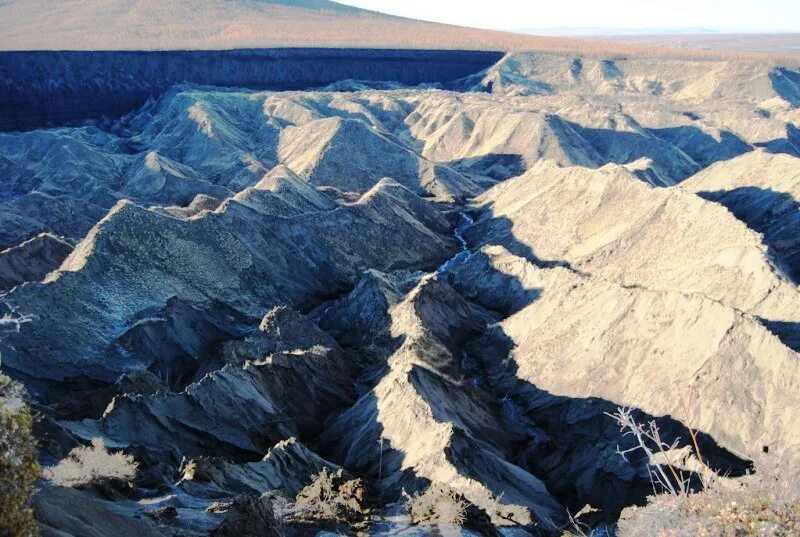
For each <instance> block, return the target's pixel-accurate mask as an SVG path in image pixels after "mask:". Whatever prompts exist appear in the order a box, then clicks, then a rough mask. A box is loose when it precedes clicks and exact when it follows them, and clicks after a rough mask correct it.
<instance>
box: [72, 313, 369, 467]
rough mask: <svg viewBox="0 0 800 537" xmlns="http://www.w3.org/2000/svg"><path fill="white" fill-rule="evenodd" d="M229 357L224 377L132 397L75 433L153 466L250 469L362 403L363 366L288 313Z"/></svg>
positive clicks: (267, 321) (233, 347) (268, 319)
mask: <svg viewBox="0 0 800 537" xmlns="http://www.w3.org/2000/svg"><path fill="white" fill-rule="evenodd" d="M221 354H222V356H225V358H224V359H223V364H221V365H220V368H219V369H215V368H211V369H212V370H211V371H210V372H208V373H206V374H204V376H202V378H200V380H198V381H197V382H193V383H191V384H189V385H188V386H187V387H186V388H185V389H184V390H182V391H177V392H169V391H162V390H159V391H157V392H155V393H152V394H137V393H136V392H128V393H125V394H123V395H120V396H118V397H116V398H115V399H114V400H113V401H112V403H111V404H110V405H109V406H108V408H107V409H106V410H105V412H104V414H103V416H102V418H101V419H100V420H98V421H96V422H95V421H92V420H86V421H84V422H83V423H74V424H72V425H71V426H70V427H71V428H72V430H73V431H74V432H75V433H76V434H78V435H82V436H95V435H102V436H104V437H106V438H109V439H111V440H113V441H114V442H116V443H119V444H120V445H124V446H127V447H128V448H129V449H131V450H134V451H135V452H137V453H140V454H141V458H142V460H144V461H146V462H147V463H149V464H151V463H155V462H163V463H168V464H173V465H174V464H177V463H179V462H180V461H181V460H182V459H183V458H184V457H189V458H197V457H201V456H203V455H211V456H226V457H230V458H232V459H234V460H237V461H242V462H243V461H246V460H247V459H252V458H253V457H254V456H261V455H263V453H265V452H266V451H267V449H268V448H269V447H270V446H272V445H273V444H275V443H277V442H279V441H281V440H285V439H288V438H290V437H296V436H299V437H301V438H305V437H308V436H310V435H313V434H314V433H315V432H316V431H319V430H320V429H321V427H322V424H323V422H324V421H325V419H326V418H327V417H328V416H329V415H330V414H331V413H332V412H334V411H335V410H336V409H340V408H344V407H346V406H348V405H349V404H351V403H352V402H353V400H354V399H355V394H354V390H353V380H354V378H355V376H356V365H357V362H355V361H354V360H353V358H352V357H351V356H349V355H348V354H347V353H345V352H344V351H343V350H342V349H341V348H340V347H339V345H338V344H337V343H336V342H335V341H334V340H333V339H332V338H331V337H330V336H329V335H328V334H326V333H324V332H322V331H321V330H320V329H319V328H317V327H316V326H315V325H313V324H312V323H311V322H310V321H308V320H307V319H306V318H304V317H303V316H301V315H300V314H299V313H297V312H295V311H292V310H290V309H289V308H286V307H278V308H275V309H274V310H272V311H270V312H269V313H267V315H265V317H264V319H263V320H262V322H261V325H260V327H259V330H258V331H257V333H256V334H254V335H253V336H252V337H249V338H245V339H242V340H236V341H229V342H227V343H225V344H224V345H223V346H222V348H221ZM133 423H136V426H135V427H134V426H132V424H133Z"/></svg>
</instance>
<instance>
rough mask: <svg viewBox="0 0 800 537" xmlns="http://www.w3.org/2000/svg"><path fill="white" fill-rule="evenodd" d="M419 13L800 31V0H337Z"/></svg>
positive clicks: (505, 22) (471, 22) (470, 22)
mask: <svg viewBox="0 0 800 537" xmlns="http://www.w3.org/2000/svg"><path fill="white" fill-rule="evenodd" d="M338 1H339V2H340V3H343V4H350V5H353V6H357V7H362V8H366V9H372V10H375V11H381V12H383V13H391V14H393V15H401V16H405V17H411V18H415V19H424V20H432V21H436V22H446V23H451V24H459V25H463V26H473V27H477V28H493V29H506V30H513V29H524V28H587V27H588V28H615V29H625V28H646V29H670V28H706V29H710V30H717V31H751V32H752V31H800V0H545V1H534V0H483V1H478V0H338Z"/></svg>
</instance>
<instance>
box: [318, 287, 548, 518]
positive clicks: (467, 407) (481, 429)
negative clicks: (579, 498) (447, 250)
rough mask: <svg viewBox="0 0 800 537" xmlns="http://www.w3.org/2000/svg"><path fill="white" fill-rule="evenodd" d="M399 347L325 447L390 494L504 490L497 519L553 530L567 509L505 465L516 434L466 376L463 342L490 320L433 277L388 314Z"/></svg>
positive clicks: (470, 494)
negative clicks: (433, 488) (427, 485)
mask: <svg viewBox="0 0 800 537" xmlns="http://www.w3.org/2000/svg"><path fill="white" fill-rule="evenodd" d="M391 317H392V323H391V333H392V335H393V336H395V337H398V338H399V340H400V341H401V344H400V346H399V347H397V349H396V350H395V351H394V353H393V354H392V355H391V356H390V357H389V358H388V365H389V367H388V370H387V371H385V372H384V373H383V374H382V377H381V378H380V379H379V380H378V381H377V384H376V385H375V386H374V388H372V390H370V391H369V392H367V393H366V394H365V395H363V396H362V397H361V398H360V399H359V400H358V401H357V402H356V403H355V404H354V405H353V406H352V407H351V408H350V409H348V410H346V411H345V412H343V413H342V414H341V415H340V416H338V417H337V418H336V419H335V420H333V421H332V422H331V423H330V425H329V426H328V427H327V428H326V430H325V432H324V433H323V435H322V437H321V442H322V445H323V446H324V449H323V452H324V453H326V454H327V453H329V454H330V458H331V459H332V460H334V461H337V462H340V463H342V465H343V466H344V467H345V468H347V469H349V470H351V471H354V472H358V473H361V474H364V475H368V476H369V477H370V478H372V479H376V480H378V481H379V485H380V488H381V489H383V490H384V494H385V495H386V496H390V495H392V494H394V495H397V494H399V492H400V490H401V488H403V487H405V488H407V489H408V490H417V489H419V488H421V483H420V482H421V481H423V480H427V481H429V482H433V483H434V484H442V485H448V486H450V487H451V488H454V489H457V490H459V491H461V492H462V493H463V494H464V495H465V496H466V497H467V498H470V499H471V500H473V501H475V502H479V501H484V500H486V499H487V498H492V497H493V496H500V495H501V493H502V498H500V499H498V501H497V503H496V506H497V509H496V510H495V511H494V512H492V513H491V515H492V517H493V520H494V521H495V522H496V523H498V524H503V525H507V524H521V525H529V524H537V523H538V524H541V525H543V526H544V527H549V528H551V529H552V528H554V527H555V525H557V524H559V522H560V521H561V517H562V514H561V511H560V508H559V507H558V506H557V504H556V502H555V501H554V500H553V498H552V497H551V496H550V494H549V493H548V492H547V489H546V488H545V486H544V485H543V484H542V483H541V481H539V480H538V479H537V478H535V477H534V476H533V475H531V474H529V473H527V472H526V471H525V470H523V469H522V468H520V467H517V466H515V465H514V464H512V463H510V462H508V461H507V460H506V459H505V457H506V456H509V452H510V446H509V443H511V442H513V434H511V435H510V434H508V432H507V431H503V433H500V432H499V430H497V429H495V427H497V426H498V424H499V419H500V415H501V413H502V411H501V409H500V408H498V406H497V404H496V402H495V401H494V400H493V399H492V398H491V397H490V396H489V395H488V394H487V393H485V392H483V391H482V390H481V389H480V388H479V387H477V386H474V385H473V384H472V383H470V382H468V379H467V378H465V374H464V371H463V369H462V367H461V353H460V349H461V346H462V344H463V343H464V342H465V341H466V340H467V339H469V338H470V337H474V336H476V335H477V334H479V333H480V332H481V331H482V329H483V326H484V320H483V318H482V317H481V316H480V315H479V313H478V312H477V311H476V310H475V309H474V307H473V306H471V305H470V304H469V303H467V302H466V301H464V300H463V299H462V298H461V297H460V296H458V295H457V294H456V293H455V292H454V291H453V290H452V289H451V288H450V287H449V286H448V285H447V284H445V283H444V282H442V281H440V280H439V279H438V277H437V276H435V275H431V276H426V277H425V278H423V280H422V281H420V283H419V284H418V285H417V286H416V287H415V288H414V289H413V290H412V291H411V292H410V293H409V294H408V295H407V296H406V298H405V299H404V300H403V301H402V302H400V303H398V304H397V305H395V306H394V307H393V308H392V310H391Z"/></svg>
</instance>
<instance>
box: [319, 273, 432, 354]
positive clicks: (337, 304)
mask: <svg viewBox="0 0 800 537" xmlns="http://www.w3.org/2000/svg"><path fill="white" fill-rule="evenodd" d="M421 276H422V274H421V273H407V272H394V273H383V272H379V271H376V270H368V271H367V272H365V273H364V275H363V276H362V277H361V279H360V280H359V282H358V284H356V286H355V288H354V289H353V290H352V291H351V292H350V293H348V294H347V295H346V296H344V297H342V298H340V299H337V300H335V301H334V302H332V303H324V304H321V305H320V306H319V307H318V308H317V310H315V311H314V312H312V313H311V317H312V318H313V319H315V320H316V321H317V323H318V324H319V326H320V328H322V329H324V330H326V331H327V332H328V333H329V334H331V335H332V336H333V337H335V338H336V339H337V341H339V343H340V344H341V345H343V346H345V347H350V348H355V349H358V350H360V351H362V352H364V353H365V354H367V355H368V356H372V357H382V356H385V355H386V353H387V352H389V350H390V348H391V346H392V344H393V341H394V339H393V337H392V334H391V331H390V327H391V322H392V320H391V315H390V314H389V310H390V309H391V308H392V307H393V306H394V305H395V304H397V303H398V302H400V301H401V300H402V298H403V297H404V296H405V294H406V293H407V292H408V291H410V290H411V288H413V286H415V285H416V284H417V282H418V281H419V278H420V277H421Z"/></svg>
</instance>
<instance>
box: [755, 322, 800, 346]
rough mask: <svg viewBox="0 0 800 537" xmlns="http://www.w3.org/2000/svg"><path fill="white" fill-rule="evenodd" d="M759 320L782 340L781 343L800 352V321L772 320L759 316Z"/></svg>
mask: <svg viewBox="0 0 800 537" xmlns="http://www.w3.org/2000/svg"><path fill="white" fill-rule="evenodd" d="M758 320H759V322H760V323H761V324H762V325H764V328H766V329H767V330H769V331H770V332H772V333H773V334H774V335H775V337H777V338H778V339H780V340H781V343H783V344H784V345H786V346H787V347H789V348H790V349H792V350H793V351H795V352H800V323H796V322H790V321H771V320H769V319H764V318H763V317H759V318H758Z"/></svg>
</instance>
